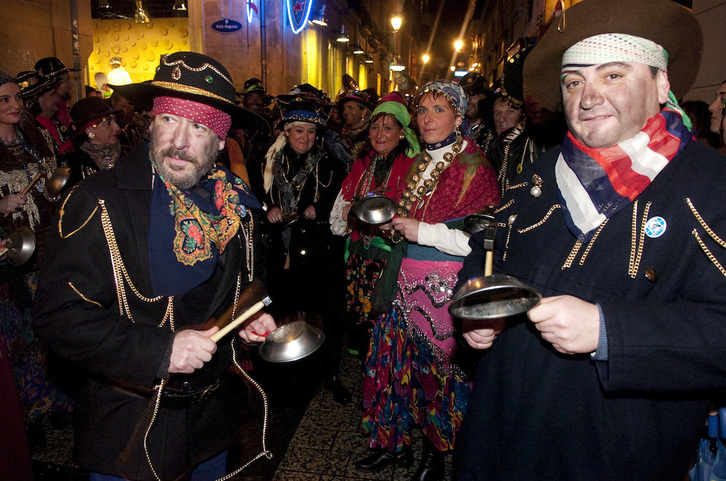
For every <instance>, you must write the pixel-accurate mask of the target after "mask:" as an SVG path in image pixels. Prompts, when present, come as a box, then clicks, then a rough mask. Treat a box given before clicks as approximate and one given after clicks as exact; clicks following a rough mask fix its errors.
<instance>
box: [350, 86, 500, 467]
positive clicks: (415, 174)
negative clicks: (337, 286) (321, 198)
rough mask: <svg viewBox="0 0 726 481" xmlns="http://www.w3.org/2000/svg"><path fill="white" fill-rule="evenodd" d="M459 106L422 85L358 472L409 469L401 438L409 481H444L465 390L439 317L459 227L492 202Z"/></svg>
mask: <svg viewBox="0 0 726 481" xmlns="http://www.w3.org/2000/svg"><path fill="white" fill-rule="evenodd" d="M466 107H467V97H466V94H465V93H464V91H463V89H462V88H461V87H460V86H459V84H457V83H455V82H451V81H447V80H436V81H432V82H429V83H427V84H426V85H425V86H424V87H423V89H422V93H421V95H420V96H419V99H418V117H417V123H418V127H419V131H420V133H421V137H422V139H423V142H424V151H423V152H422V153H421V154H420V155H419V156H417V157H416V159H415V160H414V162H413V165H412V166H411V169H410V171H409V174H408V177H407V181H406V182H405V183H402V184H401V185H400V186H399V189H398V191H399V192H398V194H397V196H396V197H397V198H398V199H399V201H398V216H397V217H396V218H394V220H393V222H392V225H391V227H392V228H393V229H395V232H396V235H399V236H401V237H403V238H405V242H402V243H400V244H398V246H400V247H398V246H397V247H396V248H394V251H393V252H392V253H391V256H390V258H389V261H388V263H387V265H386V268H385V269H384V273H383V275H382V278H381V281H380V282H382V285H385V278H386V277H387V276H389V275H393V276H396V275H397V283H395V284H393V286H395V287H394V289H393V292H392V293H389V294H392V295H393V302H392V305H391V306H390V308H389V309H388V311H387V312H386V314H384V315H382V316H381V317H380V318H378V319H377V321H376V323H375V325H374V328H373V334H372V339H371V344H370V350H369V352H368V357H367V359H366V364H365V376H366V377H365V380H364V385H363V407H364V411H363V430H364V432H365V433H366V434H367V435H369V436H370V438H369V442H368V445H369V447H370V448H372V450H373V451H372V453H371V454H370V455H369V456H367V457H366V458H364V459H362V460H360V461H358V462H357V463H356V467H357V468H358V469H360V470H363V471H379V470H381V469H383V468H386V467H388V466H392V465H396V464H401V465H408V464H410V463H411V462H412V459H413V455H412V451H411V447H410V444H411V431H412V429H413V428H415V427H419V428H421V429H422V431H423V434H424V449H423V455H422V458H421V463H420V465H419V467H418V470H417V471H416V473H415V474H414V476H413V478H412V480H416V481H429V480H441V479H443V478H444V454H445V453H446V452H447V451H450V450H452V449H453V447H454V442H455V438H456V432H457V431H458V429H459V427H460V425H461V420H462V417H463V414H464V411H465V409H466V401H467V396H468V394H469V391H470V384H469V382H468V381H467V380H466V377H465V375H464V373H463V372H462V370H461V368H460V367H459V366H458V365H457V363H456V360H455V357H454V355H455V351H456V345H457V343H456V340H455V337H454V331H455V329H454V320H453V318H452V317H451V316H450V315H449V313H448V311H447V304H448V302H449V301H450V300H451V297H452V295H453V292H452V291H453V288H454V285H455V284H456V277H457V273H458V271H459V269H460V268H461V265H462V262H463V258H464V257H465V256H466V255H467V254H468V253H469V251H470V248H469V244H468V241H469V238H468V236H467V234H465V233H464V232H463V231H462V230H461V228H462V226H463V223H462V221H463V218H464V217H465V216H466V215H468V214H471V213H474V212H476V211H479V210H482V209H484V208H485V207H487V206H490V205H496V204H497V203H498V202H499V188H498V186H497V181H496V174H495V172H494V170H493V169H492V167H491V164H490V163H489V161H488V160H487V159H486V157H485V156H484V154H483V153H482V151H481V150H480V149H479V148H478V147H477V145H476V143H475V142H474V141H473V140H471V139H469V138H464V137H462V135H461V131H460V125H461V123H462V121H463V118H464V114H465V112H466Z"/></svg>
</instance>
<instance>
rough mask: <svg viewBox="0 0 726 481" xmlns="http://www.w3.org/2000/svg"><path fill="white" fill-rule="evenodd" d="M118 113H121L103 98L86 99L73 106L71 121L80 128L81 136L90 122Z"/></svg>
mask: <svg viewBox="0 0 726 481" xmlns="http://www.w3.org/2000/svg"><path fill="white" fill-rule="evenodd" d="M118 112H120V111H119V110H113V109H112V108H111V107H110V106H109V105H108V104H107V103H106V101H105V100H103V99H102V98H101V97H86V98H85V99H81V100H79V101H78V102H76V103H75V104H73V107H72V108H71V119H73V125H75V126H76V127H78V133H79V134H81V133H83V130H84V129H83V127H85V126H86V125H87V124H88V123H89V122H95V121H96V120H101V119H102V118H104V117H108V116H109V115H115V114H116V113H118Z"/></svg>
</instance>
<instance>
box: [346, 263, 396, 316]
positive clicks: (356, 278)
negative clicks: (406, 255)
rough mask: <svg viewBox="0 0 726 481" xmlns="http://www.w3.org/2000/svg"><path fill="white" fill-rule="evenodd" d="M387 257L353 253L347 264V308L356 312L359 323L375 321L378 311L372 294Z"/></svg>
mask: <svg viewBox="0 0 726 481" xmlns="http://www.w3.org/2000/svg"><path fill="white" fill-rule="evenodd" d="M385 265H386V260H385V259H369V258H366V257H363V256H360V255H357V254H353V253H351V254H350V255H349V257H348V260H347V261H346V264H345V280H346V283H347V289H346V291H345V301H346V302H345V306H346V307H345V308H346V310H347V311H348V312H349V313H351V314H355V317H356V319H357V321H358V323H364V322H366V321H368V322H370V323H373V322H375V320H376V317H377V315H376V313H375V312H374V311H373V309H372V304H371V294H372V293H373V287H374V286H375V285H376V281H377V280H378V279H379V278H380V277H381V272H382V271H383V267H384V266H385Z"/></svg>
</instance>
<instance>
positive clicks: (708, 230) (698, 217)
mask: <svg viewBox="0 0 726 481" xmlns="http://www.w3.org/2000/svg"><path fill="white" fill-rule="evenodd" d="M686 203H687V204H688V207H689V208H690V209H691V212H692V213H693V215H694V216H695V217H696V220H697V221H698V223H699V224H701V227H703V229H704V230H705V231H706V233H707V234H708V236H709V237H710V238H711V239H713V240H714V241H715V242H716V243H717V244H718V245H720V246H721V247H723V248H725V249H726V242H724V240H723V239H721V238H720V237H719V236H717V235H716V233H715V232H714V231H713V230H711V228H710V227H709V226H708V225H707V224H706V221H704V220H703V217H701V214H699V213H698V211H697V210H696V208H695V207H694V206H693V203H692V202H691V199H690V198H688V197H686Z"/></svg>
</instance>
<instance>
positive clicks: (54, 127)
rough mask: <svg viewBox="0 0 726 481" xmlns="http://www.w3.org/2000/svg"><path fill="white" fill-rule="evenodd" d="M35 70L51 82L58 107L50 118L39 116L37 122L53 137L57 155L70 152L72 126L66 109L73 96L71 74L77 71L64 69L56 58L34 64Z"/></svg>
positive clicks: (71, 146)
mask: <svg viewBox="0 0 726 481" xmlns="http://www.w3.org/2000/svg"><path fill="white" fill-rule="evenodd" d="M35 70H36V71H37V72H38V73H39V74H40V75H42V76H43V77H45V78H46V79H48V80H49V81H50V82H51V85H52V87H53V93H54V95H55V102H56V104H57V106H58V111H57V112H56V113H55V115H53V116H52V117H51V118H47V117H44V116H39V118H37V120H38V121H39V122H40V123H41V125H43V127H44V128H45V129H46V130H47V131H48V132H49V133H50V134H51V136H52V137H53V140H54V141H55V143H56V147H57V149H58V153H59V154H63V153H65V152H68V151H72V150H73V142H72V140H71V139H72V137H73V133H74V126H73V121H72V119H71V114H70V110H69V109H68V101H69V100H70V99H71V97H72V96H73V85H74V84H73V79H72V78H71V72H78V69H70V68H68V67H66V66H65V64H64V63H63V62H61V60H60V59H58V58H56V57H46V58H42V59H40V60H38V61H37V62H36V63H35Z"/></svg>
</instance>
